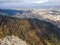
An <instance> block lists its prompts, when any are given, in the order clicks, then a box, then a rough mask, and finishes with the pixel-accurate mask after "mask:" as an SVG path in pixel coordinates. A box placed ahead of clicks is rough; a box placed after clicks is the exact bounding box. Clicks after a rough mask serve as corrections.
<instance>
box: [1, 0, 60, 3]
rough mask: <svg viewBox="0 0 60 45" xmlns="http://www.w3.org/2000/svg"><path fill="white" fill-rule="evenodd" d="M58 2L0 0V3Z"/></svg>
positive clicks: (52, 0)
mask: <svg viewBox="0 0 60 45" xmlns="http://www.w3.org/2000/svg"><path fill="white" fill-rule="evenodd" d="M44 2H60V0H0V3H44Z"/></svg>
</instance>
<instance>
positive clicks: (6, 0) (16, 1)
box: [0, 0, 60, 8]
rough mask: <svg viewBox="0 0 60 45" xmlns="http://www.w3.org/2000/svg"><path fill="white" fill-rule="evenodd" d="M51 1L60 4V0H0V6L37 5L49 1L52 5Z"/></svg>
mask: <svg viewBox="0 0 60 45" xmlns="http://www.w3.org/2000/svg"><path fill="white" fill-rule="evenodd" d="M49 2H52V3H51V5H53V4H54V5H56V4H57V5H58V4H60V0H0V8H7V7H9V8H12V7H18V6H20V7H25V6H27V7H28V6H32V5H33V6H35V5H40V4H44V3H47V4H49V5H50V3H49Z"/></svg>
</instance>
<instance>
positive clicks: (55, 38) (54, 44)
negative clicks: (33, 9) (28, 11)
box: [0, 15, 60, 45]
mask: <svg viewBox="0 0 60 45" xmlns="http://www.w3.org/2000/svg"><path fill="white" fill-rule="evenodd" d="M12 35H14V36H18V37H19V38H20V39H22V40H24V41H26V42H27V45H60V29H59V28H58V27H57V26H55V25H53V24H51V23H49V22H45V21H42V20H39V19H36V18H26V19H24V18H13V17H8V16H2V15H0V39H1V38H2V39H3V38H4V37H6V36H12ZM8 40H9V39H8ZM0 44H1V42H0Z"/></svg>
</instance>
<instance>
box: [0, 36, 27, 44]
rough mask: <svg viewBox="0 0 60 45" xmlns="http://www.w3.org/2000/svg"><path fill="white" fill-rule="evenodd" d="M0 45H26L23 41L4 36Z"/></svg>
mask: <svg viewBox="0 0 60 45" xmlns="http://www.w3.org/2000/svg"><path fill="white" fill-rule="evenodd" d="M0 45H27V44H26V42H25V41H23V40H22V39H19V38H18V37H15V36H6V37H5V38H4V39H3V40H0Z"/></svg>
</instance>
